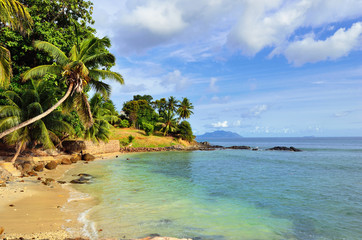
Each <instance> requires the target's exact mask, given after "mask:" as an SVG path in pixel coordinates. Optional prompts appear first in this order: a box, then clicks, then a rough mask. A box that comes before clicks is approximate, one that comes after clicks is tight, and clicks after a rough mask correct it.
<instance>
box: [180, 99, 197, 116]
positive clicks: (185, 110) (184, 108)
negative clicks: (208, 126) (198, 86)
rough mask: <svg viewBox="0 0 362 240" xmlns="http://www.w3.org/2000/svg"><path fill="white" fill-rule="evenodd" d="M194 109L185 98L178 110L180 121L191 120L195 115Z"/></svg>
mask: <svg viewBox="0 0 362 240" xmlns="http://www.w3.org/2000/svg"><path fill="white" fill-rule="evenodd" d="M192 109H194V106H193V105H192V103H191V102H190V101H189V99H188V98H184V99H183V100H182V102H181V103H180V105H179V108H178V109H177V113H178V115H179V120H181V119H186V118H190V116H191V114H193V112H192V111H191V110H192Z"/></svg>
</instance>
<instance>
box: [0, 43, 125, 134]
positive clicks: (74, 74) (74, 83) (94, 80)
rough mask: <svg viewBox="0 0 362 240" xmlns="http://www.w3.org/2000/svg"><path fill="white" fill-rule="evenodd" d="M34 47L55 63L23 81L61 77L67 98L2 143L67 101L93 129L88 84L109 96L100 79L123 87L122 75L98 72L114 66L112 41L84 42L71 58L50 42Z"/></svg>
mask: <svg viewBox="0 0 362 240" xmlns="http://www.w3.org/2000/svg"><path fill="white" fill-rule="evenodd" d="M34 47H35V48H36V49H39V50H43V51H45V52H47V53H48V54H49V55H50V56H52V57H53V59H54V63H53V64H51V65H41V66H38V67H35V68H32V69H30V70H28V71H26V72H25V73H24V75H23V79H24V81H26V80H28V79H32V78H39V77H43V76H45V75H46V74H48V73H51V74H55V75H57V76H60V77H61V79H60V81H61V82H65V84H67V86H68V89H67V91H66V93H65V95H64V96H63V97H62V98H61V99H60V100H59V101H58V102H57V103H56V104H54V105H53V106H52V107H50V108H49V109H47V110H46V111H44V112H43V113H42V114H40V115H38V116H36V117H34V118H32V119H29V120H27V121H25V122H23V123H21V124H19V125H18V126H15V127H13V128H11V129H8V130H6V131H4V132H2V133H0V139H1V138H2V137H4V136H6V135H7V134H9V133H11V132H13V131H16V130H17V129H20V128H22V127H25V126H27V125H29V124H31V123H33V122H35V121H37V120H39V119H41V118H43V117H45V116H46V115H48V114H49V113H51V112H52V111H54V110H55V109H56V108H57V107H58V106H60V105H61V104H62V103H63V102H64V101H65V100H67V99H68V98H69V100H68V101H67V103H66V104H65V105H66V106H65V108H67V109H75V110H76V111H77V112H78V114H79V116H80V118H81V120H82V121H83V123H85V125H86V126H87V127H90V126H91V125H92V124H93V118H92V113H91V109H90V106H89V103H88V100H87V96H86V94H85V92H84V87H85V86H86V85H88V84H89V85H90V86H91V87H92V88H93V89H95V91H96V92H100V93H102V94H103V95H105V96H108V95H109V94H110V90H111V88H110V86H109V85H108V84H106V83H104V82H102V81H100V78H102V79H105V78H108V79H113V80H116V81H117V82H119V83H120V84H123V83H124V81H123V78H122V76H121V74H119V73H116V72H112V71H110V70H103V69H102V70H101V69H99V68H101V67H102V68H108V67H109V66H111V65H112V64H114V62H115V57H114V56H113V55H112V54H111V53H109V52H108V51H107V48H108V47H110V40H109V39H108V38H107V37H104V38H102V39H99V38H96V37H91V38H88V39H85V40H83V41H82V42H81V43H80V44H79V45H77V44H76V45H74V46H73V47H72V49H71V50H70V52H69V54H68V56H67V55H66V54H65V53H64V52H63V51H61V50H60V49H59V48H57V47H56V46H54V45H53V44H51V43H48V42H44V41H35V43H34Z"/></svg>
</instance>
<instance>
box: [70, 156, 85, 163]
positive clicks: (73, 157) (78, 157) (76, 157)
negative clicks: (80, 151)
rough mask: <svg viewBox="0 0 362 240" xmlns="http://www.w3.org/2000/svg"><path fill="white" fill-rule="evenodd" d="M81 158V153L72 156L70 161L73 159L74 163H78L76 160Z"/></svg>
mask: <svg viewBox="0 0 362 240" xmlns="http://www.w3.org/2000/svg"><path fill="white" fill-rule="evenodd" d="M79 160H82V156H81V155H75V156H72V157H71V158H70V161H71V162H72V163H76V162H78V161H79Z"/></svg>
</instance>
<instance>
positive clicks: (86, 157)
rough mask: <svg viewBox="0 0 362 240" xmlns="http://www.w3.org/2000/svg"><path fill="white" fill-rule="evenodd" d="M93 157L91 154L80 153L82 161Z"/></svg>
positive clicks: (90, 159) (91, 159)
mask: <svg viewBox="0 0 362 240" xmlns="http://www.w3.org/2000/svg"><path fill="white" fill-rule="evenodd" d="M94 159H95V157H94V156H93V155H92V154H89V153H86V154H83V155H82V160H84V161H93V160H94Z"/></svg>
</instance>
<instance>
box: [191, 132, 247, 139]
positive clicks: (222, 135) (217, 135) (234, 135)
mask: <svg viewBox="0 0 362 240" xmlns="http://www.w3.org/2000/svg"><path fill="white" fill-rule="evenodd" d="M197 138H242V136H240V135H239V134H237V133H234V132H229V131H221V130H220V131H214V132H208V133H205V134H203V135H199V136H197Z"/></svg>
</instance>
